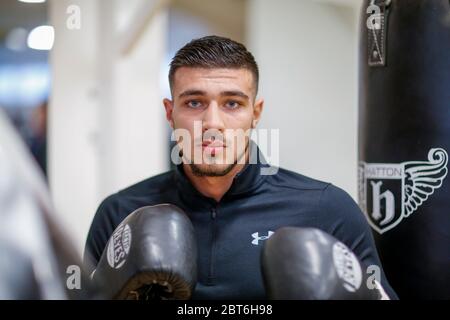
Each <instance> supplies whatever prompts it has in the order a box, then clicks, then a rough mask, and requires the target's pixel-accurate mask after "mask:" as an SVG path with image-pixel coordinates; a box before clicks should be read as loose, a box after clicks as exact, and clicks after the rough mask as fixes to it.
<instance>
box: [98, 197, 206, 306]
mask: <svg viewBox="0 0 450 320" xmlns="http://www.w3.org/2000/svg"><path fill="white" fill-rule="evenodd" d="M92 278H93V280H94V281H96V282H98V283H99V285H100V287H102V288H103V293H104V295H105V297H106V298H109V299H111V298H114V299H136V300H159V299H189V298H190V297H191V294H192V292H193V291H194V288H195V284H196V281H197V243H196V240H195V236H194V227H193V226H192V223H191V221H190V220H189V218H188V217H187V215H186V214H185V213H184V212H183V211H182V210H181V209H180V208H178V207H176V206H174V205H170V204H161V205H156V206H147V207H142V208H140V209H137V210H136V211H134V212H132V213H131V214H130V215H129V216H128V217H127V218H126V219H125V220H123V221H122V223H121V224H120V225H119V226H118V227H117V228H116V230H115V231H114V233H113V234H112V236H111V238H110V239H109V241H108V244H107V246H106V249H105V250H104V252H103V254H102V256H101V258H100V261H99V263H98V265H97V268H96V269H95V270H94V272H93V274H92Z"/></svg>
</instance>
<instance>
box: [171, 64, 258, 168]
mask: <svg viewBox="0 0 450 320" xmlns="http://www.w3.org/2000/svg"><path fill="white" fill-rule="evenodd" d="M172 99H173V100H172V101H171V100H168V99H165V100H164V106H165V108H166V116H167V120H168V121H169V123H170V125H171V127H172V128H173V129H175V133H177V132H180V131H181V135H182V136H183V139H180V140H181V142H180V141H179V144H178V145H179V146H180V148H181V149H182V150H183V162H184V163H188V164H190V166H191V168H192V171H193V173H194V174H197V175H202V176H223V175H226V174H227V173H228V172H230V171H231V170H232V169H233V167H234V166H235V164H236V163H237V162H241V161H243V160H245V159H243V157H244V156H245V151H246V149H247V147H248V141H249V135H250V132H251V129H252V128H253V127H254V126H255V125H256V122H257V121H258V120H259V117H260V115H261V111H262V108H263V100H258V101H256V102H255V85H254V80H253V75H252V73H251V72H250V71H249V70H247V69H205V68H188V67H182V68H179V69H177V70H176V72H175V76H174V81H173V87H172ZM180 129H185V131H184V133H183V131H182V130H180ZM186 133H189V135H188V136H187V137H186V135H185V134H186Z"/></svg>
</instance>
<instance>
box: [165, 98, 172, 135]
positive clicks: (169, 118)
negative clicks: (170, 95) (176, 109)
mask: <svg viewBox="0 0 450 320" xmlns="http://www.w3.org/2000/svg"><path fill="white" fill-rule="evenodd" d="M163 104H164V108H165V109H166V119H167V121H168V122H169V125H170V127H171V128H172V129H173V128H174V125H173V118H172V112H173V101H172V100H169V99H167V98H166V99H164V100H163Z"/></svg>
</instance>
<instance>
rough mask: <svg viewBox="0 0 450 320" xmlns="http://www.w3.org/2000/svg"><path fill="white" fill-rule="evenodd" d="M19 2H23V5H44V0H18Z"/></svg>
mask: <svg viewBox="0 0 450 320" xmlns="http://www.w3.org/2000/svg"><path fill="white" fill-rule="evenodd" d="M19 2H25V3H44V2H45V0H19Z"/></svg>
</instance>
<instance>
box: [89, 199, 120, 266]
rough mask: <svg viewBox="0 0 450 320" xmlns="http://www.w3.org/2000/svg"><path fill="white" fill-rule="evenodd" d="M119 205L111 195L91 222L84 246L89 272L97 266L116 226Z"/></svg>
mask: <svg viewBox="0 0 450 320" xmlns="http://www.w3.org/2000/svg"><path fill="white" fill-rule="evenodd" d="M117 215H118V205H117V201H116V199H115V196H114V195H112V196H109V197H107V198H106V199H105V200H103V202H102V203H101V204H100V206H99V207H98V209H97V211H96V213H95V216H94V219H93V221H92V223H91V226H90V229H89V233H88V236H87V239H86V244H85V248H84V256H83V261H84V266H85V268H86V270H87V271H88V272H89V273H92V271H93V270H94V269H95V267H96V266H97V263H98V261H99V260H100V257H101V256H102V253H103V250H104V249H105V247H106V244H107V242H108V239H109V237H110V236H111V234H112V233H113V231H114V228H115V221H114V220H115V218H116V217H117Z"/></svg>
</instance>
